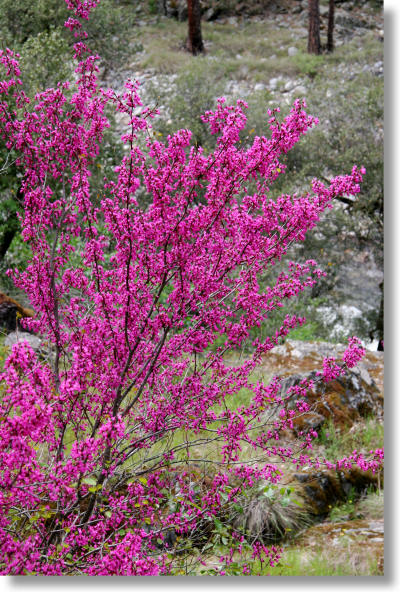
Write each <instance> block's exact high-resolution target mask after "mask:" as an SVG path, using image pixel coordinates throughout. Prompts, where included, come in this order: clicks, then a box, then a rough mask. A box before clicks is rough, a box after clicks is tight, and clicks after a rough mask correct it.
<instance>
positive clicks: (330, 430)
mask: <svg viewBox="0 0 400 592" xmlns="http://www.w3.org/2000/svg"><path fill="white" fill-rule="evenodd" d="M383 439H384V427H383V423H382V421H380V420H379V419H378V418H376V417H370V418H368V419H366V420H365V421H363V422H361V423H356V424H354V425H353V426H352V427H351V429H350V430H348V429H346V430H343V431H341V430H340V429H339V428H337V427H336V426H335V425H334V423H333V421H332V419H329V420H328V421H327V422H326V423H325V424H324V426H323V429H321V430H320V432H319V435H318V442H319V443H320V444H321V445H322V446H323V447H324V456H326V458H328V459H329V460H334V459H336V458H339V457H341V456H346V455H348V454H351V452H352V451H353V450H360V451H361V450H364V451H366V452H369V451H370V450H371V449H376V448H382V447H383Z"/></svg>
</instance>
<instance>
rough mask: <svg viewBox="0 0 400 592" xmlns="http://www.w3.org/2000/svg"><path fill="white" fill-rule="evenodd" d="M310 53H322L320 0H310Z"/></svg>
mask: <svg viewBox="0 0 400 592" xmlns="http://www.w3.org/2000/svg"><path fill="white" fill-rule="evenodd" d="M307 49H308V53H314V54H316V55H319V54H320V53H321V40H320V37H319V0H308V48H307Z"/></svg>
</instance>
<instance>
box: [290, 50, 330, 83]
mask: <svg viewBox="0 0 400 592" xmlns="http://www.w3.org/2000/svg"><path fill="white" fill-rule="evenodd" d="M292 60H293V62H294V64H295V66H296V68H297V70H298V73H299V74H303V75H304V76H309V77H310V78H315V76H316V75H317V74H318V73H319V72H320V70H321V67H322V65H323V63H324V62H323V60H324V58H323V56H319V55H312V54H309V53H303V52H299V53H297V54H296V55H294V56H293V57H292Z"/></svg>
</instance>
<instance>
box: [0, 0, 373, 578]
mask: <svg viewBox="0 0 400 592" xmlns="http://www.w3.org/2000/svg"><path fill="white" fill-rule="evenodd" d="M67 4H68V6H69V7H73V8H74V17H73V18H70V19H69V20H68V21H67V23H66V25H67V26H68V28H70V29H71V30H73V31H74V32H75V33H76V34H77V36H78V42H77V43H76V45H75V56H74V57H75V59H77V60H78V62H79V63H78V67H77V69H76V74H77V82H76V85H75V87H74V88H73V89H72V92H71V91H68V88H69V85H68V84H67V83H64V84H63V85H59V86H58V88H56V89H48V90H46V91H44V92H42V93H39V94H38V95H37V96H36V97H35V99H29V98H28V97H27V96H26V95H25V94H24V93H23V91H21V90H20V84H19V77H20V71H19V66H18V61H17V58H16V56H15V55H14V54H13V52H12V51H11V50H6V51H5V52H2V53H1V54H0V60H1V63H2V64H3V66H4V69H5V74H6V77H5V80H4V81H3V82H2V83H1V86H0V91H1V93H2V95H3V100H2V102H1V104H0V113H1V122H0V135H1V137H2V138H3V140H4V141H5V143H6V146H7V148H11V147H13V148H14V149H15V150H16V151H17V153H18V164H19V166H20V167H21V170H23V172H24V178H23V181H22V186H21V192H22V194H23V196H24V214H23V217H22V220H21V224H22V237H23V240H24V241H25V242H26V243H28V244H29V246H30V249H31V251H32V257H31V260H30V262H29V264H28V265H27V267H26V269H25V270H22V271H18V270H13V271H12V272H11V275H12V277H13V278H14V281H15V282H16V285H17V286H18V287H19V288H21V289H23V290H25V291H26V293H27V294H28V296H29V298H30V300H31V303H32V305H33V307H34V308H35V310H36V317H35V318H34V319H30V320H28V321H26V326H27V327H28V328H29V329H30V330H32V331H40V333H41V335H42V336H43V338H44V339H47V341H48V342H49V344H51V345H52V347H53V350H54V356H53V362H52V363H49V362H48V361H44V360H42V359H40V358H39V357H38V356H36V354H35V353H34V352H33V351H32V349H31V348H30V347H29V346H28V344H27V343H22V344H21V343H19V344H16V345H15V346H13V348H12V350H11V353H10V355H9V356H8V358H7V360H6V361H5V364H4V371H3V373H2V382H3V387H2V388H3V392H2V401H1V424H0V442H1V444H0V459H1V467H2V471H1V473H0V486H1V488H2V489H1V491H2V492H3V493H2V496H1V498H0V504H1V513H0V542H1V547H2V557H1V560H0V562H1V563H0V565H1V573H3V574H26V575H27V574H35V575H38V574H41V575H68V574H69V575H76V574H86V575H160V574H173V575H176V574H181V573H186V574H187V573H199V565H201V564H203V566H204V567H205V569H204V572H205V573H212V574H221V575H223V574H230V573H231V574H235V575H236V574H237V573H242V574H251V573H252V569H253V567H252V565H256V563H255V562H254V560H255V559H258V560H259V563H260V566H261V567H262V565H263V563H267V564H269V565H274V564H275V563H276V562H277V561H278V559H279V557H280V550H279V549H278V548H277V547H276V546H273V545H272V546H270V547H267V546H266V544H265V541H264V540H263V539H262V538H260V537H258V538H257V539H256V540H255V539H254V538H251V537H250V538H249V539H246V537H245V535H246V532H243V530H241V528H240V525H238V526H237V527H234V526H233V525H232V524H231V522H230V520H229V517H230V516H231V514H232V510H233V509H234V508H235V506H237V503H238V500H239V499H240V497H241V495H242V494H243V492H244V491H246V490H248V489H249V488H251V487H253V486H255V485H259V483H260V482H261V481H262V480H265V481H266V482H267V484H271V485H272V486H273V485H274V484H276V483H278V482H279V481H280V478H281V476H282V473H281V470H280V469H278V467H277V464H276V463H277V462H280V463H283V464H284V463H289V464H290V466H293V465H294V466H296V467H298V468H299V467H302V466H312V467H320V466H323V465H325V466H327V467H329V468H333V467H336V468H338V469H339V468H341V467H349V466H353V465H357V466H359V467H361V468H362V469H365V470H368V469H372V470H375V469H376V468H377V467H378V466H379V465H380V464H381V460H382V450H375V451H371V453H370V454H368V456H365V455H362V454H359V453H357V452H356V451H353V452H352V453H351V455H349V457H347V458H344V459H339V460H337V461H334V462H329V461H326V460H324V459H318V458H316V457H315V456H312V455H311V453H310V452H309V451H310V450H311V449H312V440H313V439H314V438H315V437H316V436H317V434H316V432H314V431H312V430H311V431H310V432H309V433H305V434H303V436H302V438H301V439H299V440H298V441H297V442H296V445H295V446H293V447H288V446H287V445H285V444H284V443H283V442H280V439H281V437H282V435H283V434H284V433H285V432H286V431H287V430H290V429H291V428H292V427H293V417H294V416H295V415H296V413H297V412H298V413H304V412H305V411H307V409H308V408H309V407H308V404H307V399H306V397H305V395H306V392H307V388H308V387H310V386H312V385H311V383H307V384H306V383H302V384H300V385H298V386H295V387H292V388H291V389H289V391H288V392H287V393H286V394H284V395H280V394H279V393H280V381H279V380H278V378H275V379H274V380H273V381H272V383H271V384H269V385H265V384H263V383H262V382H260V381H258V382H256V383H254V382H252V381H251V373H252V372H253V370H254V369H255V368H256V366H257V364H258V363H259V361H260V360H261V358H262V356H263V355H264V354H265V353H267V352H268V351H269V350H271V349H272V348H273V347H274V346H275V345H276V344H278V343H279V342H280V340H281V338H283V337H285V336H286V335H287V334H288V333H289V332H290V330H291V329H294V328H296V327H298V326H300V325H302V324H303V322H304V319H303V318H301V317H297V316H289V315H287V316H286V317H285V318H284V319H283V322H282V323H281V326H280V327H278V329H277V330H276V331H275V333H273V334H272V335H270V336H267V337H266V338H265V339H263V340H262V341H261V340H260V339H257V338H256V339H250V338H249V336H250V332H251V330H252V329H254V328H255V327H257V326H259V324H261V323H262V322H263V321H264V320H265V319H266V318H268V316H269V314H270V313H271V312H273V311H274V310H275V309H277V308H281V307H282V306H283V304H284V302H285V301H287V300H289V299H291V298H293V297H295V296H296V295H297V294H300V293H301V292H302V291H303V290H304V289H305V288H306V287H307V286H312V285H313V284H314V283H315V282H316V281H317V279H318V278H319V277H320V276H321V275H322V272H321V271H320V270H319V269H318V268H317V266H316V263H315V261H313V260H308V261H306V262H305V263H294V262H289V263H288V265H287V270H286V272H282V273H279V274H278V275H277V277H276V279H275V282H274V283H272V285H271V286H269V287H267V288H265V289H264V290H260V287H259V277H260V275H261V274H262V273H263V272H265V271H266V270H267V269H270V268H271V266H273V265H274V264H275V262H277V261H280V260H281V258H282V257H283V256H284V255H285V253H286V251H287V249H288V247H289V245H290V244H291V243H293V242H296V241H302V240H304V237H305V235H306V232H307V231H308V230H309V229H311V228H313V227H314V226H315V224H316V223H317V222H318V219H319V217H320V215H321V214H322V212H323V211H324V210H325V209H327V208H329V207H331V204H332V201H333V200H334V199H336V198H337V197H338V196H340V195H342V194H343V193H345V194H346V195H347V194H352V195H355V194H357V193H358V192H359V189H360V183H361V181H362V176H363V172H364V171H363V170H359V169H358V168H357V167H353V169H352V171H351V173H350V174H349V175H344V176H339V177H336V178H334V179H333V180H332V181H331V183H330V184H329V185H328V186H325V185H324V184H323V183H322V182H320V181H318V180H316V179H315V180H314V181H313V184H312V193H309V194H305V195H293V196H291V195H282V196H281V197H280V198H279V199H277V200H276V201H273V200H270V199H269V197H268V191H269V187H270V185H271V184H272V183H273V182H274V180H275V179H276V178H277V177H278V176H279V175H280V174H281V173H282V172H283V171H284V165H283V164H281V162H280V159H281V156H282V155H283V154H285V153H286V152H287V151H289V150H290V149H291V148H292V147H293V146H294V145H295V144H296V142H297V141H298V140H299V138H300V137H301V136H302V135H303V134H305V133H306V131H307V130H308V129H309V128H310V127H311V126H313V125H314V123H315V120H314V118H312V117H310V116H309V115H307V114H306V112H305V111H304V107H305V105H304V104H303V103H301V102H300V101H296V102H295V103H294V105H293V107H292V110H291V112H290V114H289V115H288V116H287V117H286V118H284V119H283V120H282V121H280V120H279V119H278V110H273V111H270V112H269V122H268V123H269V138H266V137H255V138H254V140H253V142H252V143H251V144H250V145H249V146H248V147H245V148H241V147H240V145H239V138H240V132H241V131H242V130H243V128H244V126H245V125H246V116H245V110H246V104H245V103H244V102H243V101H238V102H237V104H236V105H234V106H227V105H226V102H225V100H224V99H220V100H219V101H218V106H217V108H216V110H215V111H208V112H206V113H205V115H204V116H203V121H204V122H206V123H207V124H208V125H209V127H210V131H211V133H212V134H215V135H216V136H217V141H216V147H215V150H214V151H212V152H211V154H208V155H205V154H204V153H203V151H202V149H201V147H196V146H190V140H191V134H190V132H189V131H188V130H179V131H178V132H176V133H175V134H173V135H171V136H170V137H169V138H168V139H167V141H166V142H165V143H163V142H160V141H157V140H153V139H151V137H150V136H149V119H151V117H152V116H153V113H152V111H151V110H149V109H147V108H141V103H140V99H139V96H138V94H137V86H136V85H135V84H133V83H132V82H130V81H128V82H127V83H126V91H125V92H124V93H123V94H122V95H117V94H115V93H114V92H112V91H106V92H103V91H101V90H99V87H98V85H97V79H96V72H97V66H96V59H95V58H94V57H93V56H92V55H90V53H89V52H88V49H87V47H86V45H85V44H84V34H83V31H82V25H81V20H80V19H82V18H83V19H86V18H87V17H88V15H89V12H90V9H91V8H93V7H94V6H95V5H96V1H95V0H85V1H84V2H80V1H79V0H74V2H71V1H70V0H68V1H67ZM13 102H14V104H15V105H16V106H17V109H14V108H13V107H12V104H13ZM107 105H111V106H113V107H114V108H115V109H116V110H117V111H119V112H123V113H126V114H127V115H128V116H129V118H130V121H131V125H130V129H129V130H128V131H127V133H126V134H125V135H124V136H123V141H124V142H125V147H126V152H125V156H124V157H123V159H122V161H121V163H120V165H119V166H118V167H117V169H116V175H117V177H116V179H105V181H104V186H103V188H102V191H101V192H100V194H99V195H97V194H96V195H93V194H92V186H91V177H92V171H93V169H95V168H96V166H97V164H99V161H98V158H99V146H100V145H101V142H102V139H103V135H104V131H105V129H106V128H107V126H108V121H107V118H106V117H105V109H106V106H107ZM142 136H145V137H146V136H148V139H147V144H146V149H144V148H141V147H140V145H141V143H143V142H142V140H140V138H141V137H142ZM250 182H251V183H252V184H253V186H254V188H255V189H254V191H251V192H249V186H250ZM143 192H145V193H147V194H148V195H149V196H150V198H151V199H150V200H147V201H150V205H149V206H148V207H146V208H142V207H140V205H139V202H138V201H137V199H136V197H137V195H138V194H143ZM199 192H201V193H202V196H203V197H202V200H201V203H199V201H198V200H197V195H198V193H199ZM222 335H225V340H224V342H223V343H222V344H221V345H220V346H218V347H217V348H216V349H213V348H212V345H213V343H214V341H215V340H216V339H217V338H219V337H220V336H222ZM249 340H251V341H252V350H253V351H252V355H251V356H250V357H249V358H248V359H247V360H245V361H244V362H238V363H233V364H232V363H229V362H228V361H226V360H225V358H224V355H225V354H226V353H229V352H232V351H235V350H236V349H238V348H241V347H243V346H244V344H246V342H248V341H249ZM362 355H363V350H362V348H361V347H360V343H359V341H358V340H357V339H356V338H351V339H350V340H349V347H348V349H347V350H346V352H345V354H344V355H343V358H342V360H341V361H335V360H333V359H332V358H328V359H325V360H324V365H323V370H322V372H321V373H320V375H319V376H318V377H317V378H316V380H330V379H332V378H335V377H337V376H338V375H339V374H341V373H342V372H343V371H344V367H346V366H348V367H352V366H353V365H354V364H355V363H356V362H357V361H358V360H359V359H360V357H361V356H362ZM242 389H247V390H248V391H249V393H250V400H249V402H248V403H247V404H244V405H240V406H239V407H237V408H236V409H234V410H233V409H232V407H234V406H232V407H231V406H230V405H229V402H230V401H232V400H234V399H235V396H236V394H237V393H238V392H240V391H241V390H242ZM293 391H296V392H297V393H298V394H303V395H304V397H300V398H297V399H298V402H297V403H296V408H295V409H291V408H289V400H290V398H291V395H292V394H293ZM246 447H247V448H251V449H253V450H254V451H255V452H256V453H257V459H254V463H252V464H251V465H250V464H248V463H246V459H245V458H243V454H242V448H243V449H245V448H246ZM216 449H217V450H219V452H220V454H219V455H218V458H217V459H215V458H214V457H212V456H210V451H215V450H216ZM198 450H200V451H202V454H203V456H201V457H200V458H198V457H197V459H196V462H193V457H194V452H195V451H198ZM214 453H215V452H214ZM256 461H257V462H256ZM207 467H209V468H207ZM274 521H275V518H274ZM244 552H245V555H244V559H243V560H242V561H241V560H240V556H241V554H242V555H243V553H244ZM215 554H217V555H218V556H219V562H218V565H217V566H211V567H210V566H208V567H207V564H206V559H207V557H209V556H210V555H215ZM249 554H250V557H251V559H252V561H251V562H248V561H247V560H246V557H248V556H249Z"/></svg>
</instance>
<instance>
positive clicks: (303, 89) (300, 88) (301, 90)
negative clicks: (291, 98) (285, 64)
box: [294, 85, 307, 96]
mask: <svg viewBox="0 0 400 592" xmlns="http://www.w3.org/2000/svg"><path fill="white" fill-rule="evenodd" d="M294 92H295V93H296V94H297V95H302V96H305V95H306V94H307V89H306V87H305V86H302V85H299V86H296V88H295V89H294Z"/></svg>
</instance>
